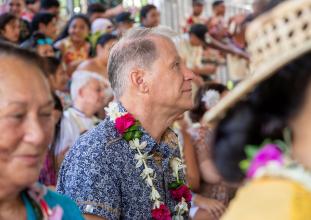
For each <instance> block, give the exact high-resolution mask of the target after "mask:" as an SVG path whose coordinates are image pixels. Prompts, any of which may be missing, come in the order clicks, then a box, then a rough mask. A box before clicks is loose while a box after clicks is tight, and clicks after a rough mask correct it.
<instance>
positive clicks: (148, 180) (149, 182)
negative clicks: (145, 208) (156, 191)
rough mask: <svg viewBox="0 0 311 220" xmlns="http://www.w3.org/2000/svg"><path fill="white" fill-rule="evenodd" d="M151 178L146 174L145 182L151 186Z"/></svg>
mask: <svg viewBox="0 0 311 220" xmlns="http://www.w3.org/2000/svg"><path fill="white" fill-rule="evenodd" d="M152 180H153V178H152V177H150V176H147V178H146V183H147V185H148V186H150V187H153V181H152Z"/></svg>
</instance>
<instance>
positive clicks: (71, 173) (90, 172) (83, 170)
mask: <svg viewBox="0 0 311 220" xmlns="http://www.w3.org/2000/svg"><path fill="white" fill-rule="evenodd" d="M105 148H106V146H102V144H101V143H100V142H98V141H96V140H94V139H91V138H80V140H79V141H78V142H77V143H76V144H75V145H74V147H73V149H71V150H70V151H69V153H68V155H67V157H66V159H65V161H64V163H63V165H62V168H61V170H60V175H59V182H58V186H57V190H58V191H59V192H60V193H62V194H65V195H67V196H69V197H70V198H72V199H73V200H75V202H76V203H77V204H78V207H79V208H80V210H81V212H82V213H84V214H92V215H96V216H100V217H104V218H106V219H112V220H114V219H119V218H120V207H121V198H120V196H121V195H120V192H119V189H120V186H119V180H118V177H117V176H118V174H117V173H118V171H117V170H116V169H115V168H114V167H115V166H114V164H113V162H114V157H115V156H116V155H113V154H114V153H113V151H106V150H105Z"/></svg>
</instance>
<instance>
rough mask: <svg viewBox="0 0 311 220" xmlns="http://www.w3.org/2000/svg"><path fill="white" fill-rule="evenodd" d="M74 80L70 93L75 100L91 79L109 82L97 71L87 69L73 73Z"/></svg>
mask: <svg viewBox="0 0 311 220" xmlns="http://www.w3.org/2000/svg"><path fill="white" fill-rule="evenodd" d="M71 79H72V81H71V85H70V95H71V98H72V100H73V101H75V100H76V98H77V97H78V94H79V90H80V89H81V88H82V87H84V86H85V85H86V84H87V83H88V82H89V81H90V80H91V79H95V80H98V81H100V82H103V83H107V80H106V79H105V78H104V77H102V76H100V75H99V74H97V73H94V72H90V71H87V70H77V71H75V72H74V73H73V75H72V78H71Z"/></svg>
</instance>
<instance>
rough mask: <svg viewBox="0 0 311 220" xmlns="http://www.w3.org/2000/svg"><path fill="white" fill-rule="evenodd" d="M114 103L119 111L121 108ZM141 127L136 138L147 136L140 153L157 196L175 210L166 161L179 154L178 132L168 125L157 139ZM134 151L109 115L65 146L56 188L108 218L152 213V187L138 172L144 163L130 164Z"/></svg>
mask: <svg viewBox="0 0 311 220" xmlns="http://www.w3.org/2000/svg"><path fill="white" fill-rule="evenodd" d="M119 107H120V111H121V112H125V111H126V110H125V109H124V108H123V107H122V106H121V105H119ZM142 131H143V136H142V137H141V141H146V142H147V147H146V148H145V150H144V153H146V152H148V153H149V155H150V154H152V155H153V157H152V158H151V159H149V160H148V161H147V163H148V167H150V168H152V169H154V171H155V173H156V178H155V180H154V184H155V186H156V188H157V190H158V192H159V193H160V195H161V199H162V201H163V202H164V203H165V204H166V205H167V206H168V207H169V208H170V210H171V212H174V207H175V206H176V205H177V202H176V201H175V200H174V199H173V198H171V196H170V193H169V189H168V184H169V183H171V182H172V181H174V180H175V178H174V177H173V175H172V170H171V168H170V165H169V162H170V160H171V159H172V158H174V157H180V151H179V147H178V138H177V135H176V134H175V133H174V132H173V131H172V130H171V129H168V130H167V132H166V133H165V134H164V135H163V138H162V141H161V142H160V143H157V142H156V141H155V140H154V139H153V138H152V137H151V136H150V135H149V134H148V133H147V132H146V131H145V130H143V128H142ZM134 156H135V151H134V150H131V149H130V147H129V144H128V142H127V141H125V140H124V139H123V138H122V136H121V135H120V134H119V133H118V132H117V130H116V129H115V127H114V123H113V122H112V121H110V119H109V117H108V118H106V119H105V120H104V121H103V122H102V123H100V124H99V125H98V126H97V127H96V128H94V129H92V130H89V131H88V132H87V133H85V134H84V135H82V136H81V137H80V138H79V140H78V141H77V142H76V143H75V145H74V146H73V147H72V148H71V149H70V151H69V152H68V154H67V156H66V158H65V160H64V162H63V164H62V166H61V169H60V174H59V179H58V184H57V191H58V192H59V193H61V194H65V195H67V196H69V197H70V198H72V199H73V200H74V201H76V203H77V204H78V206H79V208H80V210H81V212H82V213H85V214H93V215H97V216H101V217H104V218H106V219H110V220H114V219H151V210H152V208H153V207H152V206H153V203H152V201H151V200H150V194H151V188H150V187H149V186H148V185H147V184H146V182H145V181H144V180H143V179H142V178H141V176H140V174H141V173H142V170H143V167H139V168H136V167H135V165H136V163H137V161H136V160H135V159H134ZM181 178H182V179H184V175H182V176H181ZM184 219H187V217H186V218H184Z"/></svg>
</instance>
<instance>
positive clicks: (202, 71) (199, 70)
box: [191, 64, 217, 76]
mask: <svg viewBox="0 0 311 220" xmlns="http://www.w3.org/2000/svg"><path fill="white" fill-rule="evenodd" d="M216 68H217V67H216V66H215V65H213V64H205V65H202V66H201V67H194V68H192V69H191V70H192V72H193V73H194V74H196V75H207V76H209V75H212V74H214V73H215V72H216Z"/></svg>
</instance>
